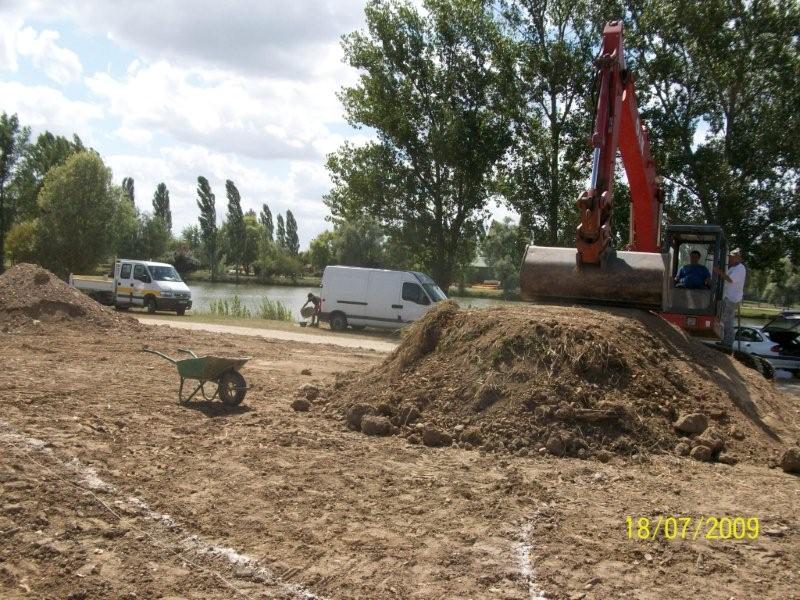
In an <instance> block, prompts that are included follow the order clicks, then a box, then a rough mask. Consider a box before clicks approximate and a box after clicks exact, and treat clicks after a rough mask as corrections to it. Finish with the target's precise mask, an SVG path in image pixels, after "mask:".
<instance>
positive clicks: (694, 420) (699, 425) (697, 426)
mask: <svg viewBox="0 0 800 600" xmlns="http://www.w3.org/2000/svg"><path fill="white" fill-rule="evenodd" d="M672 426H673V427H674V428H675V429H677V430H678V431H682V432H683V433H703V431H705V429H706V427H708V417H706V416H705V415H704V414H702V413H690V414H687V415H681V416H680V417H678V420H677V421H675V423H673V424H672Z"/></svg>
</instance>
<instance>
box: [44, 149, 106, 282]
mask: <svg viewBox="0 0 800 600" xmlns="http://www.w3.org/2000/svg"><path fill="white" fill-rule="evenodd" d="M38 202H39V209H40V211H41V217H39V227H38V228H37V231H38V234H39V244H38V246H39V257H40V260H41V264H42V266H44V267H46V268H48V269H50V270H51V271H53V272H54V273H57V274H59V275H61V276H66V275H67V274H69V273H70V272H72V273H90V272H92V271H93V270H94V268H95V267H96V266H97V264H98V263H99V262H100V261H101V260H103V259H104V258H106V256H107V253H108V251H109V250H110V249H111V242H112V241H113V239H112V221H113V218H114V215H115V213H116V210H117V198H116V197H115V194H114V193H113V192H112V187H111V170H110V169H108V168H106V166H105V165H104V164H103V161H102V160H100V157H99V156H97V155H96V154H94V153H91V152H79V153H77V154H73V155H72V156H70V157H69V158H68V159H67V161H66V162H65V163H64V164H63V165H62V166H60V167H55V168H53V169H51V170H50V171H49V172H48V173H47V175H46V176H45V180H44V186H43V187H42V191H41V192H40V193H39V200H38Z"/></svg>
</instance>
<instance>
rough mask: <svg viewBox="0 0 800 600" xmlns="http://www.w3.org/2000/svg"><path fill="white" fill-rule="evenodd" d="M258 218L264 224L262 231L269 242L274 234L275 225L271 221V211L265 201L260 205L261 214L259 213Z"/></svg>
mask: <svg viewBox="0 0 800 600" xmlns="http://www.w3.org/2000/svg"><path fill="white" fill-rule="evenodd" d="M258 219H259V221H261V224H262V225H263V226H264V233H265V234H266V236H267V239H268V240H269V241H270V242H271V241H272V240H273V237H274V234H275V225H274V224H273V222H272V211H271V210H270V209H269V206H267V205H266V203H265V204H262V205H261V214H259V216H258Z"/></svg>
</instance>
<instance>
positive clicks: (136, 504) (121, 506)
mask: <svg viewBox="0 0 800 600" xmlns="http://www.w3.org/2000/svg"><path fill="white" fill-rule="evenodd" d="M0 442H3V443H5V444H8V445H11V446H14V447H15V448H17V449H19V450H22V451H23V452H25V453H26V454H27V455H28V456H29V457H30V454H31V453H33V452H39V453H41V454H42V455H44V456H47V457H48V458H49V459H50V461H52V462H53V463H54V464H55V466H56V467H57V468H58V469H59V470H60V471H61V472H62V473H57V472H56V471H54V470H53V469H52V468H50V467H48V466H47V465H44V464H42V463H40V462H38V461H36V460H34V459H32V458H31V462H34V463H36V464H37V465H38V466H39V467H41V468H42V469H44V470H47V471H50V472H51V473H52V474H53V475H55V476H56V477H57V478H58V479H60V480H61V481H63V482H65V483H68V484H71V485H73V486H76V487H78V488H81V489H83V490H85V491H88V492H89V493H90V494H91V496H92V497H93V498H94V499H95V500H96V501H97V502H98V503H99V504H101V505H102V506H103V508H105V509H106V510H107V511H108V512H110V513H111V514H112V515H113V516H114V517H115V518H116V519H117V520H122V518H123V517H122V515H121V514H119V513H120V512H122V513H126V514H127V515H129V516H130V515H131V514H132V513H133V514H135V515H137V516H139V517H143V518H145V519H147V520H149V521H153V522H155V523H156V524H158V525H160V526H162V527H164V528H165V529H168V530H169V532H168V533H167V532H164V533H166V534H167V535H169V536H171V537H176V536H180V539H178V540H174V541H165V540H164V539H163V538H159V537H157V536H156V535H154V534H153V533H152V532H150V531H147V530H146V529H140V528H136V529H137V530H138V531H139V533H142V534H144V535H145V536H146V537H147V538H148V539H150V540H151V542H152V543H153V545H154V546H158V547H160V548H161V549H167V550H169V551H170V552H172V553H173V554H174V555H175V556H176V557H178V558H179V559H180V560H182V561H184V562H186V563H187V564H189V565H191V566H192V567H194V568H196V569H201V570H205V571H206V572H208V573H210V574H212V575H214V576H215V577H216V578H218V579H219V580H220V581H222V582H223V583H224V584H225V585H226V587H229V588H230V589H232V590H233V591H234V592H236V594H237V595H239V596H243V597H246V598H247V597H250V594H249V593H248V592H246V591H244V590H241V589H240V588H238V587H236V586H235V585H234V584H233V583H232V582H231V581H230V580H229V579H228V578H227V577H225V576H223V575H222V574H221V573H220V572H219V571H216V570H214V569H210V568H209V567H207V566H203V565H199V564H197V563H194V562H192V561H190V560H188V559H187V558H186V557H185V556H184V555H185V553H187V552H189V553H193V554H196V555H199V556H203V557H209V558H212V559H221V560H223V561H225V562H227V563H228V566H230V567H236V568H237V571H236V574H235V576H236V577H241V576H242V575H247V578H248V579H249V580H250V581H255V582H257V583H260V584H262V586H263V587H264V588H265V589H263V590H262V591H272V592H275V593H279V594H280V595H281V596H280V597H282V598H286V599H288V600H327V599H326V598H324V597H322V596H317V595H316V594H314V593H313V592H311V591H310V590H308V589H306V588H303V587H302V586H299V585H296V584H293V583H289V582H286V581H282V580H281V579H279V578H278V577H277V576H276V575H275V574H274V573H273V572H272V571H270V570H269V569H268V568H266V567H264V566H262V565H260V564H259V561H258V560H257V559H255V558H253V557H251V556H249V555H247V554H244V553H241V552H239V551H238V550H236V549H234V548H229V547H227V546H222V545H219V544H215V543H213V542H211V541H210V540H207V539H205V538H203V537H202V536H200V535H197V534H193V533H192V532H191V531H187V530H186V528H185V527H184V526H182V525H180V524H179V523H177V522H176V521H175V520H174V519H173V518H172V517H171V516H170V515H168V514H164V513H159V512H157V511H154V510H152V509H151V508H150V506H149V505H148V504H147V503H146V502H144V501H143V500H141V499H140V498H137V497H136V496H127V497H125V495H124V493H123V491H122V490H120V489H118V488H117V487H116V486H114V485H112V484H110V483H107V482H106V481H103V480H102V479H101V478H100V477H99V476H98V475H97V472H96V471H95V470H94V469H93V468H92V467H90V466H88V465H84V464H83V463H81V462H80V461H79V460H78V459H77V458H73V459H72V460H70V461H65V460H63V459H62V458H60V457H59V456H57V455H56V453H55V452H53V451H52V449H51V448H49V447H48V446H49V444H48V442H46V441H44V440H41V439H38V438H34V437H30V436H27V435H25V434H24V432H20V431H19V430H18V429H16V428H15V427H13V426H12V425H10V424H9V423H7V422H5V421H2V420H0ZM63 475H66V476H67V477H64V476H63ZM95 492H98V493H103V494H108V495H110V496H112V497H115V499H114V500H113V502H112V504H113V506H114V507H115V508H116V509H117V510H114V508H112V507H111V506H109V504H108V503H107V502H105V501H104V500H103V499H102V498H100V497H99V496H98V495H97V494H96V493H95ZM117 511H119V512H117Z"/></svg>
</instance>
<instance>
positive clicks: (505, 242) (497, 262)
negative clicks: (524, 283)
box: [481, 217, 525, 298]
mask: <svg viewBox="0 0 800 600" xmlns="http://www.w3.org/2000/svg"><path fill="white" fill-rule="evenodd" d="M524 245H525V239H524V238H523V237H521V231H520V228H519V226H517V225H514V224H513V223H512V222H511V219H509V218H508V217H506V218H505V219H504V220H503V222H502V223H500V222H498V221H492V224H491V225H490V226H489V231H488V232H487V234H486V237H484V239H483V240H482V242H481V251H482V253H483V257H484V259H485V260H486V264H487V265H488V266H489V267H490V268H491V269H492V271H493V272H494V277H495V278H496V279H497V280H499V281H500V284H501V287H502V289H503V297H505V298H508V297H509V296H510V295H511V293H512V292H513V291H514V290H515V289H516V288H517V287H519V269H520V265H521V262H522V261H521V256H522V252H523V249H524Z"/></svg>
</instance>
